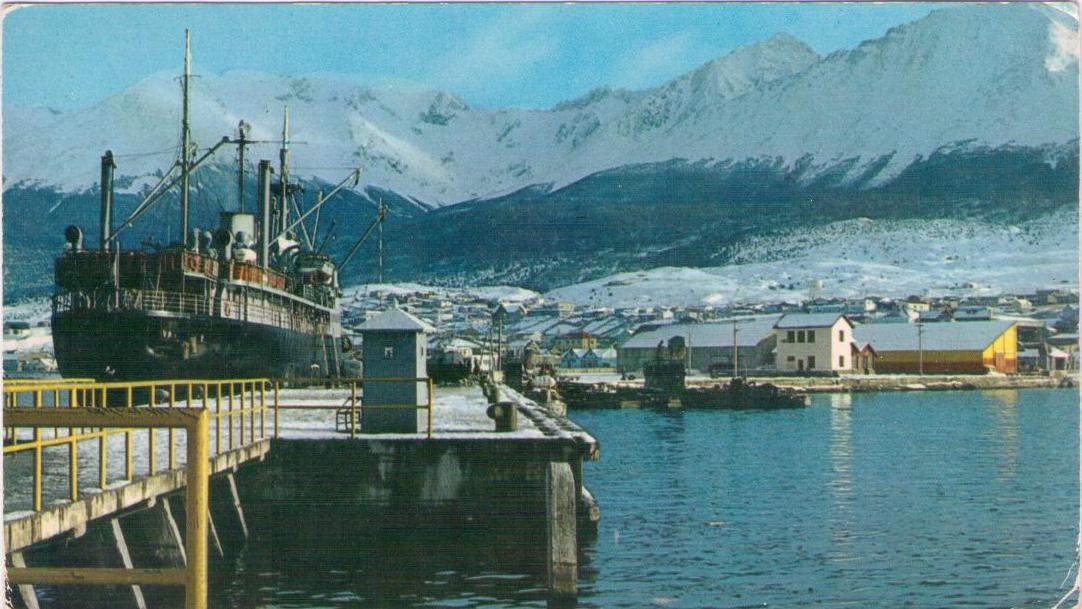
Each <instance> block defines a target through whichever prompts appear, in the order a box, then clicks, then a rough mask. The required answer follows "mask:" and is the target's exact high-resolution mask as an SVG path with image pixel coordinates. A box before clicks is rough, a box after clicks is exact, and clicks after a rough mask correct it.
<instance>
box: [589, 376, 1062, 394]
mask: <svg viewBox="0 0 1082 609" xmlns="http://www.w3.org/2000/svg"><path fill="white" fill-rule="evenodd" d="M747 380H748V381H749V382H752V383H758V384H766V383H769V384H772V385H775V386H777V387H779V388H782V389H788V390H792V391H794V392H797V393H805V394H819V393H871V392H898V391H981V390H995V389H1057V388H1062V389H1075V390H1077V388H1078V386H1079V376H1078V374H1077V373H1073V374H1068V375H1063V376H998V375H997V376H991V375H925V376H917V375H872V376H842V377H795V376H761V377H760V376H755V377H748V378H747ZM570 382H572V383H574V384H576V385H582V386H589V387H597V386H609V387H626V388H641V387H642V386H643V381H642V380H641V379H635V380H618V379H612V380H608V379H587V380H581V379H580V380H572V381H570ZM728 382H729V379H728V378H706V377H688V379H687V381H686V386H687V387H723V386H725V385H726V384H727V383H728Z"/></svg>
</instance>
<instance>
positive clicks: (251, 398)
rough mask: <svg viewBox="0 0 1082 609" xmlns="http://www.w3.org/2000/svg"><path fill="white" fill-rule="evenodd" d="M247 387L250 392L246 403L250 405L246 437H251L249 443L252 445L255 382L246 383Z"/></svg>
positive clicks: (253, 440) (253, 439) (253, 435)
mask: <svg viewBox="0 0 1082 609" xmlns="http://www.w3.org/2000/svg"><path fill="white" fill-rule="evenodd" d="M248 386H249V392H250V396H249V398H248V403H249V404H250V405H251V410H250V412H249V413H248V416H249V423H250V424H249V425H248V429H250V430H251V431H249V433H248V435H249V437H251V439H252V440H251V441H252V442H253V443H254V442H255V415H256V405H255V381H248Z"/></svg>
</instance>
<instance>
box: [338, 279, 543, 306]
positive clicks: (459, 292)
mask: <svg viewBox="0 0 1082 609" xmlns="http://www.w3.org/2000/svg"><path fill="white" fill-rule="evenodd" d="M380 291H382V292H383V294H384V297H387V298H394V297H403V296H409V295H412V294H435V295H439V296H440V297H442V298H448V297H451V296H463V295H465V296H469V297H472V298H478V299H481V300H491V301H502V302H523V301H526V300H530V299H533V298H536V297H537V295H538V294H537V292H534V291H533V290H527V289H526V288H520V287H515V286H508V285H496V286H477V287H469V288H445V287H439V286H429V285H422V284H419V283H409V282H405V283H369V284H362V285H356V286H351V287H348V288H345V289H344V290H342V292H343V295H342V302H344V303H349V302H353V301H357V300H360V299H362V298H364V297H365V296H368V297H369V298H371V297H374V296H375V295H376V294H377V293H379V292H380Z"/></svg>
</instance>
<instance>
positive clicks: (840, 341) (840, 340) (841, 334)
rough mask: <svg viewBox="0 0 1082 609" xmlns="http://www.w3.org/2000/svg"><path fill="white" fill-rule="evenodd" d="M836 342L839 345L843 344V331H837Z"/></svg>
mask: <svg viewBox="0 0 1082 609" xmlns="http://www.w3.org/2000/svg"><path fill="white" fill-rule="evenodd" d="M838 342H839V343H844V342H845V330H838Z"/></svg>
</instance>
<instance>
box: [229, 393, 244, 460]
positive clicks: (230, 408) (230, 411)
mask: <svg viewBox="0 0 1082 609" xmlns="http://www.w3.org/2000/svg"><path fill="white" fill-rule="evenodd" d="M242 420H243V419H242ZM229 450H233V382H232V381H230V382H229Z"/></svg>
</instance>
